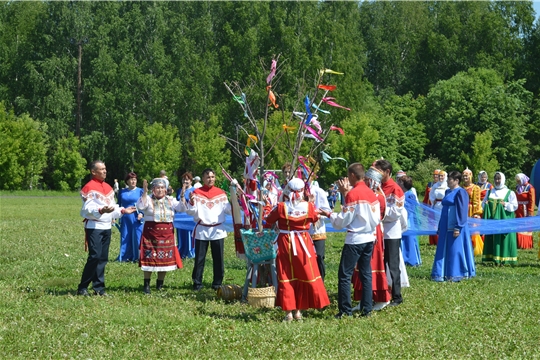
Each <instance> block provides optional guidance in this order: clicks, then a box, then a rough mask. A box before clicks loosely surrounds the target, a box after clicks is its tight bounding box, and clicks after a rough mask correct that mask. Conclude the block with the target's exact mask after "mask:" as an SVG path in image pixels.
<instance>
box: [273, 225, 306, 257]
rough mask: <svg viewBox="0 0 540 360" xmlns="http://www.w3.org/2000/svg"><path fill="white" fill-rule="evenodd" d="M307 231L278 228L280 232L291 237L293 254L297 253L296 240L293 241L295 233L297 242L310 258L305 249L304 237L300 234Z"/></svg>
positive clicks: (296, 254)
mask: <svg viewBox="0 0 540 360" xmlns="http://www.w3.org/2000/svg"><path fill="white" fill-rule="evenodd" d="M306 232H308V231H307V230H291V231H289V230H281V229H280V230H279V233H280V234H289V237H290V238H291V243H292V250H293V254H294V256H298V253H297V252H296V241H294V237H295V235H296V236H297V237H298V242H299V243H300V245H302V248H303V249H304V252H305V253H306V254H307V257H308V258H311V254H310V253H309V251H308V249H307V246H306V243H305V242H304V238H303V237H302V236H301V235H300V234H301V233H306Z"/></svg>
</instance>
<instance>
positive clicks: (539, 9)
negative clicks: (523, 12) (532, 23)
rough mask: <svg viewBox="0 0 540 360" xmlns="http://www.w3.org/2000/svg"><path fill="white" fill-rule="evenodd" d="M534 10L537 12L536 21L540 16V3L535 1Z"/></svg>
mask: <svg viewBox="0 0 540 360" xmlns="http://www.w3.org/2000/svg"><path fill="white" fill-rule="evenodd" d="M533 8H534V11H535V12H536V19H538V16H539V15H540V1H533Z"/></svg>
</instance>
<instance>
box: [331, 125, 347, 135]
mask: <svg viewBox="0 0 540 360" xmlns="http://www.w3.org/2000/svg"><path fill="white" fill-rule="evenodd" d="M330 130H336V131H338V132H339V133H340V134H341V135H345V131H343V129H342V128H338V127H337V126H334V125H332V126H330Z"/></svg>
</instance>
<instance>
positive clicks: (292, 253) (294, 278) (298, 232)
mask: <svg viewBox="0 0 540 360" xmlns="http://www.w3.org/2000/svg"><path fill="white" fill-rule="evenodd" d="M287 187H288V189H285V191H284V199H285V201H283V202H280V203H278V205H277V206H276V207H275V208H274V210H272V212H271V213H270V214H269V215H268V217H267V218H266V223H267V224H274V223H277V225H278V228H279V235H278V238H277V246H278V251H277V261H276V267H277V276H278V291H277V298H276V305H277V306H281V308H282V309H283V310H285V311H286V312H287V315H286V316H285V319H284V321H292V320H293V318H294V319H297V320H300V319H302V313H301V310H305V309H310V308H313V309H322V308H323V307H325V306H327V305H329V304H330V300H329V299H328V294H327V293H326V289H325V287H324V283H323V281H322V278H321V275H320V273H319V268H318V266H317V255H316V254H315V247H314V246H313V241H312V240H311V237H310V236H309V232H308V231H309V227H310V225H311V224H312V223H315V222H317V221H318V220H319V215H318V213H317V211H316V209H315V206H314V205H313V203H311V202H307V201H304V200H303V198H304V182H303V181H302V180H300V179H298V178H295V179H292V180H291V181H289V184H288V185H287ZM293 312H294V314H293Z"/></svg>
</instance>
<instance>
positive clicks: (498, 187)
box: [493, 171, 507, 190]
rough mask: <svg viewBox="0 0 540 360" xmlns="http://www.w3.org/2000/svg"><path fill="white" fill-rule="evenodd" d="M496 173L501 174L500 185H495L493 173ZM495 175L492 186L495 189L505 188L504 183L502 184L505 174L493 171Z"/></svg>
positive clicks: (504, 180)
mask: <svg viewBox="0 0 540 360" xmlns="http://www.w3.org/2000/svg"><path fill="white" fill-rule="evenodd" d="M497 174H499V175H501V185H499V186H496V185H495V175H497ZM495 175H493V187H494V188H495V189H497V190H501V189H507V187H506V185H504V184H505V183H506V176H504V174H503V173H502V172H500V171H495Z"/></svg>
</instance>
